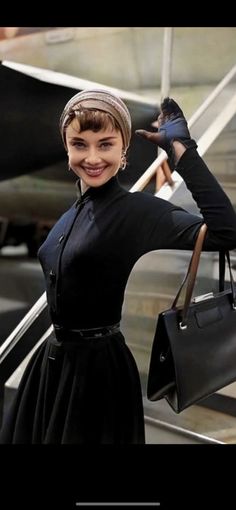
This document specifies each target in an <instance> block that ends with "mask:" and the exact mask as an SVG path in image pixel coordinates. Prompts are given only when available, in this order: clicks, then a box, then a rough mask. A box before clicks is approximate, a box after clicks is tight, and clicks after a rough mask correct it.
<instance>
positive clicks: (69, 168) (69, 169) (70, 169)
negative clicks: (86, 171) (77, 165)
mask: <svg viewBox="0 0 236 510" xmlns="http://www.w3.org/2000/svg"><path fill="white" fill-rule="evenodd" d="M67 170H68V172H72V168H71V167H70V163H68V168H67Z"/></svg>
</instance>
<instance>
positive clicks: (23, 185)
mask: <svg viewBox="0 0 236 510" xmlns="http://www.w3.org/2000/svg"><path fill="white" fill-rule="evenodd" d="M95 87H96V88H105V89H107V90H110V91H113V92H115V93H116V94H118V95H119V96H120V97H121V98H122V99H123V100H124V102H125V103H126V105H127V107H128V108H129V111H130V114H131V118H132V139H131V147H130V150H129V153H128V167H127V169H126V171H125V172H120V173H119V180H120V182H121V184H122V185H123V186H124V187H126V188H127V189H128V188H130V187H131V186H132V184H133V183H134V182H135V181H136V180H137V179H138V178H139V177H140V176H141V174H142V173H143V172H144V170H145V169H146V168H147V167H148V166H149V165H150V164H151V163H152V161H153V160H154V159H155V158H156V155H157V148H156V147H155V146H153V144H151V143H150V144H149V143H146V142H145V141H143V140H142V139H141V138H140V137H139V138H138V137H136V135H135V134H134V131H135V129H138V128H143V129H148V130H152V123H153V122H154V121H155V120H156V119H157V116H158V114H159V111H160V110H159V106H158V104H156V103H154V102H153V101H152V100H150V99H148V98H145V97H143V96H139V95H138V94H133V93H131V92H126V91H123V90H120V89H115V88H113V87H107V86H105V85H103V84H100V83H96V82H92V81H87V80H84V79H80V78H77V77H75V76H71V75H67V74H64V73H59V72H56V71H50V70H47V69H43V68H39V67H34V66H29V65H25V64H20V63H16V62H11V61H7V60H3V61H2V62H1V63H0V97H1V117H0V124H1V142H2V146H1V152H0V249H1V248H2V247H4V246H8V245H13V246H16V245H19V244H22V243H26V244H27V248H28V253H29V256H32V257H35V255H36V254H37V250H38V248H39V246H40V244H41V243H42V242H43V240H44V239H45V237H46V235H47V234H48V232H49V230H50V228H51V227H52V226H53V224H54V223H55V222H56V220H57V219H58V218H59V216H60V215H61V214H62V213H63V212H65V210H66V209H68V208H69V207H70V206H71V205H72V204H73V202H74V201H75V200H76V185H75V184H76V176H73V173H72V172H68V171H67V161H66V153H65V149H64V147H63V144H62V140H61V137H60V132H59V127H58V125H59V117H60V114H61V112H62V110H63V108H64V105H65V104H66V102H67V101H68V100H69V99H70V98H71V97H72V96H73V95H74V94H75V93H76V92H79V91H81V90H83V89H85V88H95ZM150 186H152V184H151V185H150Z"/></svg>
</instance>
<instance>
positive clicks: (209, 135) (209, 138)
mask: <svg viewBox="0 0 236 510" xmlns="http://www.w3.org/2000/svg"><path fill="white" fill-rule="evenodd" d="M235 74H236V65H235V66H233V67H232V69H231V70H230V71H229V72H228V73H227V75H226V76H225V77H224V78H223V79H222V80H221V81H220V83H219V84H218V85H217V86H216V87H215V89H214V90H213V91H212V93H211V94H210V95H209V96H208V97H207V98H206V99H205V101H204V102H203V103H202V105H201V106H200V107H199V108H198V109H197V110H196V112H195V113H194V114H193V115H192V117H191V118H190V120H189V121H188V125H189V127H192V126H193V125H194V124H195V122H196V121H197V120H198V119H199V117H200V116H201V115H202V114H203V113H204V112H205V111H206V109H207V108H208V106H209V105H210V104H211V103H212V102H213V100H214V99H215V98H216V97H217V96H218V95H219V94H220V92H221V91H222V90H223V88H224V87H225V86H226V85H227V84H228V83H229V81H230V80H231V79H232V78H233V76H234V75H235ZM235 111H236V94H235V95H234V96H233V98H232V99H231V101H229V102H228V104H227V106H226V108H225V110H224V111H222V112H221V113H220V114H219V115H218V117H217V118H216V119H215V120H214V122H213V123H212V124H211V125H210V126H209V128H208V129H207V130H206V132H205V133H204V134H203V135H202V137H201V138H200V139H199V141H198V152H199V154H200V155H202V154H203V153H204V152H205V151H206V150H207V148H208V147H209V146H210V145H211V143H212V142H213V141H214V140H215V139H216V137H217V136H218V134H219V133H220V132H221V130H222V129H223V128H224V126H225V125H226V124H227V123H228V122H229V120H230V119H231V118H232V116H233V115H234V114H235ZM232 112H233V113H232ZM222 126H223V127H222ZM166 159H167V154H166V152H165V151H164V150H162V151H161V153H160V154H159V156H158V157H157V158H156V159H155V160H154V161H153V163H152V164H151V165H150V166H149V167H148V168H147V170H146V171H145V172H144V173H143V174H142V176H141V177H140V178H139V179H138V180H137V182H136V183H135V184H134V185H133V186H132V187H131V188H130V192H132V193H133V192H135V191H141V190H142V189H143V188H145V186H146V185H147V184H148V182H149V181H150V179H151V178H152V176H153V175H154V174H155V172H156V169H157V167H158V166H160V165H161V164H162V163H163V161H165V160H166ZM172 175H173V176H174V185H173V186H170V185H167V184H166V183H165V184H164V185H163V186H162V188H161V190H160V191H159V192H158V193H157V194H156V195H157V196H163V197H164V198H165V199H166V200H168V199H169V198H170V196H171V194H172V192H173V191H175V190H176V189H177V188H178V187H179V186H180V184H181V182H182V178H181V177H180V175H179V174H178V173H177V172H173V174H172ZM168 190H169V191H168ZM46 306H47V298H46V292H44V293H43V294H42V296H41V297H40V298H39V299H38V301H36V303H35V304H34V305H33V306H32V308H31V309H30V310H29V312H28V313H27V314H26V315H25V317H23V319H22V320H21V321H20V323H19V324H18V325H17V326H16V328H15V329H14V330H13V331H12V333H11V334H10V335H9V336H8V337H7V339H6V340H5V341H4V342H3V344H2V345H1V346H0V363H1V362H2V361H3V360H4V359H5V357H6V356H7V355H8V353H9V352H10V350H11V348H12V347H14V346H15V344H16V343H17V342H18V341H19V340H20V338H21V337H22V336H23V335H24V333H25V332H26V331H27V330H28V328H29V327H30V326H31V324H33V322H34V321H35V319H36V318H37V317H38V316H39V315H40V314H41V312H42V311H43V310H44V309H45V308H46Z"/></svg>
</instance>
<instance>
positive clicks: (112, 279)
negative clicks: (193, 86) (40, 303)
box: [0, 149, 236, 444]
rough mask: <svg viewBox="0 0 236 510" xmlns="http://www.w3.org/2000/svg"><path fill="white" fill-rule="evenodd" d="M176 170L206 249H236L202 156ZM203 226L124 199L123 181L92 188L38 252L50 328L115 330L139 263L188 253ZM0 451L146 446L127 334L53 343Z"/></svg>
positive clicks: (26, 378)
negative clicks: (151, 255)
mask: <svg viewBox="0 0 236 510" xmlns="http://www.w3.org/2000/svg"><path fill="white" fill-rule="evenodd" d="M177 170H178V172H179V174H180V175H181V176H182V177H183V178H184V180H185V182H186V185H187V187H188V188H189V189H190V191H191V192H192V194H193V197H194V199H195V200H196V202H197V204H198V206H199V208H200V211H201V213H202V215H203V218H204V221H205V222H206V223H207V225H208V232H207V237H206V240H205V244H204V249H205V250H209V251H212V250H219V249H220V248H225V249H232V248H235V247H236V216H235V212H234V210H233V207H232V205H231V203H230V201H229V199H228V197H227V196H226V195H225V193H224V191H223V190H222V188H221V187H220V186H219V184H218V183H217V181H216V179H215V178H214V177H213V176H212V174H211V173H210V172H209V170H208V168H207V167H206V165H205V163H204V162H203V160H202V159H201V158H200V156H199V155H198V153H197V152H196V151H195V150H194V149H189V150H187V151H186V152H185V153H184V155H183V156H182V158H181V159H180V161H179V164H178V167H177ZM202 221H203V220H202V217H201V216H198V215H193V214H190V213H188V212H187V211H185V210H183V209H181V208H180V207H177V206H175V205H173V204H172V203H170V202H167V201H165V200H162V199H159V198H156V197H154V196H151V195H150V194H147V193H140V192H137V193H130V192H128V191H126V190H124V189H123V188H122V187H121V186H120V185H119V182H118V179H117V177H112V178H111V179H110V180H109V181H108V182H107V183H106V184H104V185H103V186H101V187H98V188H89V189H88V190H87V191H86V193H85V194H84V195H83V197H82V198H81V199H80V200H78V201H77V202H76V203H75V204H74V205H73V206H72V207H71V208H70V209H69V210H68V211H67V212H66V213H65V214H64V215H63V216H62V217H61V218H60V219H59V221H58V222H57V223H56V225H55V226H54V227H53V228H52V230H51V231H50V233H49V235H48V237H47V239H46V241H45V242H44V244H43V245H42V246H41V248H40V250H39V260H40V262H41V264H42V268H43V271H44V275H45V280H46V289H47V298H48V305H49V310H50V315H51V319H52V322H53V323H54V324H57V325H59V326H61V327H63V328H65V330H67V329H81V328H96V327H101V326H108V325H112V324H116V323H119V321H120V319H121V311H122V304H123V298H124V292H125V287H126V283H127V280H128V278H129V275H130V272H131V270H132V268H133V266H134V264H135V263H136V262H137V260H138V259H139V258H140V257H141V256H142V255H143V254H145V253H147V252H150V251H152V250H158V249H168V248H169V249H184V250H188V249H192V248H193V246H194V242H195V239H196V236H197V233H198V230H199V228H200V226H201V224H202ZM0 442H1V443H38V444H46V443H50V444H53V443H54V444H68V443H72V444H87V443H89V444H105V443H110V444H139V443H144V442H145V438H144V418H143V406H142V392H141V385H140V380H139V374H138V370H137V366H136V363H135V360H134V358H133V355H132V354H131V352H130V350H129V348H128V347H127V345H126V343H125V340H124V337H123V335H122V333H121V332H116V333H114V334H112V335H107V336H104V337H101V338H96V339H92V340H89V339H83V340H81V339H77V338H76V337H75V335H74V336H73V338H70V335H69V334H68V335H64V338H63V337H62V338H60V340H58V339H56V338H55V335H54V334H52V335H51V336H50V337H49V338H48V340H47V341H46V342H45V343H44V344H42V345H41V346H40V347H39V348H38V350H37V351H36V352H35V353H34V355H33V357H32V358H31V360H30V362H29V364H28V366H27V368H26V371H25V373H24V375H23V377H22V380H21V383H20V386H19V389H18V392H17V395H16V398H15V400H14V403H13V405H12V406H11V409H10V410H9V413H8V414H7V416H6V417H5V419H4V423H3V427H2V430H1V434H0Z"/></svg>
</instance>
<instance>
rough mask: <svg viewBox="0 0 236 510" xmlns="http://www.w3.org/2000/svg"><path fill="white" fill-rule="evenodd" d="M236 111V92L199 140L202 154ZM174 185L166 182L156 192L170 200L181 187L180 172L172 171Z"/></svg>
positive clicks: (157, 194)
mask: <svg viewBox="0 0 236 510" xmlns="http://www.w3.org/2000/svg"><path fill="white" fill-rule="evenodd" d="M235 113H236V93H235V94H234V95H233V97H232V98H231V99H230V100H229V101H228V103H227V105H226V106H225V108H224V109H223V110H222V111H221V112H220V113H219V114H218V115H217V116H216V117H215V119H214V121H213V122H212V123H211V125H210V126H209V127H208V128H207V129H206V131H205V132H204V133H203V135H202V136H201V137H200V138H199V140H198V153H199V154H200V156H202V155H203V154H204V153H205V152H206V151H207V149H208V148H209V147H210V145H211V144H212V143H213V142H214V140H216V138H217V136H218V135H219V134H220V133H221V131H222V130H223V129H224V127H225V126H226V125H227V124H228V123H229V121H230V120H231V119H232V117H233V116H234V115H235ZM172 176H173V181H174V185H173V186H169V185H168V184H167V183H165V184H164V185H163V186H162V187H161V189H160V190H159V191H158V192H157V193H156V196H158V197H160V198H164V199H165V200H170V198H171V196H172V195H173V193H174V192H175V191H176V190H177V189H178V188H179V186H180V185H181V183H182V182H183V179H182V177H181V176H180V175H179V174H178V172H176V171H174V172H173V173H172Z"/></svg>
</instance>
